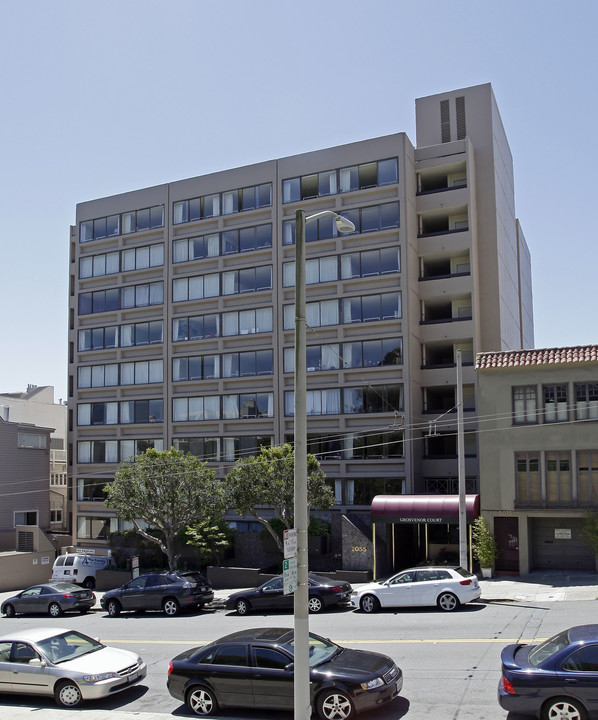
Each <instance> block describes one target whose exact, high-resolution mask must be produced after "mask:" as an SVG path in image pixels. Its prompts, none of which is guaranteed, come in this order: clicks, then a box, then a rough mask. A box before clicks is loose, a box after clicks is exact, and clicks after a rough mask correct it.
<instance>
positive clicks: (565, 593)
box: [480, 570, 598, 602]
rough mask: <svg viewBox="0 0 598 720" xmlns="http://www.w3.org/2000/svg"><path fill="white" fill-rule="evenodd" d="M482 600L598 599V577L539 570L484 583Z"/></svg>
mask: <svg viewBox="0 0 598 720" xmlns="http://www.w3.org/2000/svg"><path fill="white" fill-rule="evenodd" d="M480 587H481V588H482V600H487V601H489V602H493V601H494V602H497V601H499V600H506V601H510V602H534V601H535V602H554V601H556V600H573V601H575V600H598V574H596V573H587V572H567V571H558V570H554V571H552V572H550V571H545V570H541V571H537V572H532V573H530V574H529V575H521V576H517V577H497V578H492V579H491V580H480Z"/></svg>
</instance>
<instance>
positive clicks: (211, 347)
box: [69, 84, 533, 562]
mask: <svg viewBox="0 0 598 720" xmlns="http://www.w3.org/2000/svg"><path fill="white" fill-rule="evenodd" d="M416 126H417V144H416V146H414V145H413V144H412V142H411V141H410V139H409V138H408V137H407V135H406V134H405V133H401V132H399V133H397V134H393V135H388V136H385V137H379V138H373V139H369V140H364V141H361V142H354V143H350V144H346V145H342V146H337V147H331V148H326V149H323V150H316V151H313V152H308V153H304V154H301V155H296V156H292V157H285V158H280V159H274V160H269V161H266V162H262V163H258V164H255V165H251V166H247V167H239V168H235V169H231V170H225V171H223V172H216V173H212V174H209V175H203V176H198V177H194V178H189V179H186V180H180V181H176V182H171V183H168V184H164V185H160V186H157V187H150V188H145V189H140V190H135V191H132V192H128V193H123V194H120V195H115V196H112V197H105V198H100V199H96V200H91V201H89V202H83V203H80V204H79V205H78V206H77V214H76V225H75V226H74V227H73V228H72V229H71V236H70V263H71V264H70V268H71V270H70V273H71V278H70V288H71V294H70V325H69V359H70V360H69V417H70V421H69V425H70V432H69V443H70V447H71V449H72V462H73V465H72V476H73V478H74V482H75V487H76V496H75V500H74V527H75V528H76V537H75V538H74V542H75V543H76V544H78V545H90V546H94V545H99V544H102V543H103V542H104V541H105V538H106V534H107V533H108V532H109V531H111V530H116V529H118V528H119V523H118V520H117V519H116V518H115V517H114V516H113V514H112V513H111V512H109V511H108V510H107V509H106V507H105V506H104V503H103V498H104V494H103V485H104V484H105V483H108V482H110V480H111V479H112V478H113V476H114V471H115V468H116V467H117V465H118V463H119V462H121V461H122V460H124V459H126V458H128V457H130V456H131V455H134V454H135V453H139V452H142V451H143V450H144V449H145V448H147V447H156V448H159V449H160V448H168V447H170V446H171V445H173V446H175V447H177V448H181V449H184V450H189V451H191V452H192V453H194V454H196V455H197V456H199V457H200V458H202V459H204V460H207V461H208V462H209V463H210V464H212V465H213V467H214V469H215V470H216V472H217V473H218V475H219V476H220V477H223V476H224V475H225V473H226V472H227V470H228V468H230V466H231V464H232V463H233V462H234V461H235V459H236V458H238V457H239V456H241V455H243V454H250V453H253V452H256V451H257V450H258V448H259V446H260V445H262V444H276V445H278V444H282V443H284V442H285V441H288V442H292V441H293V427H294V422H293V416H292V413H293V380H294V378H293V371H294V368H293V364H294V354H293V353H294V350H293V344H294V306H293V303H294V298H295V288H294V287H293V285H294V258H295V248H294V227H295V225H294V223H295V212H296V210H297V209H298V208H302V209H304V210H305V211H306V212H307V214H308V215H311V214H314V213H317V212H319V211H322V210H333V211H335V212H338V213H341V214H342V215H344V216H345V217H347V218H348V219H350V220H351V221H353V222H354V224H355V226H356V231H355V232H354V233H350V234H345V235H339V234H338V233H337V230H336V226H335V224H334V222H333V220H332V218H331V217H322V218H321V219H320V220H318V221H317V222H312V223H308V225H307V231H306V233H307V234H306V239H307V263H306V277H307V323H308V325H309V330H308V334H307V345H308V348H307V395H308V397H307V407H308V411H307V412H308V416H309V417H308V450H309V451H310V452H313V453H314V454H316V455H317V456H318V458H319V459H320V461H321V464H322V468H323V469H324V471H325V473H326V475H327V477H328V479H329V481H330V483H331V485H332V486H333V487H334V489H335V493H336V499H337V505H336V507H335V510H334V512H333V513H332V514H331V517H332V519H333V520H334V518H335V517H336V518H337V519H338V518H339V517H340V516H346V517H349V518H352V519H355V520H356V523H357V524H356V526H359V527H363V526H364V523H365V524H366V525H367V523H368V522H370V516H369V511H370V504H371V502H372V500H373V498H374V497H375V496H377V495H380V494H405V493H408V494H409V493H420V494H421V493H425V494H435V495H436V494H446V493H454V492H456V491H457V476H458V469H457V447H456V413H455V412H454V410H455V407H456V373H455V362H456V360H455V358H456V351H457V350H461V353H462V356H463V360H464V368H463V381H464V396H465V415H466V418H467V420H468V424H469V425H468V426H469V428H470V429H471V432H470V433H468V434H467V436H466V443H465V445H466V454H467V457H466V475H467V484H468V492H474V493H475V492H477V486H478V460H477V447H476V438H475V432H474V430H475V418H476V416H477V407H476V390H475V388H476V378H475V370H474V366H473V365H474V357H475V354H476V353H477V352H480V351H488V350H505V349H512V348H520V347H525V346H529V345H533V318H532V303H531V280H530V278H531V260H530V255H529V251H528V248H527V245H526V242H525V238H524V237H523V234H522V232H521V229H520V227H519V223H518V221H517V219H516V215H515V200H514V193H513V166H512V158H511V153H510V150H509V146H508V142H507V139H506V135H505V132H504V128H503V125H502V121H501V119H500V115H499V112H498V109H497V105H496V101H495V99H494V95H493V92H492V88H491V86H490V85H489V84H486V85H480V86H476V87H471V88H465V89H461V90H454V91H451V92H447V93H441V94H438V95H434V96H431V97H426V98H420V99H418V100H416ZM438 417H442V418H443V421H442V423H440V424H439V425H438V427H437V428H435V429H436V430H437V431H436V432H434V433H431V432H430V428H431V426H432V423H433V422H434V421H435V420H436V419H437V418H438ZM234 519H235V520H236V521H238V522H239V526H240V527H241V526H242V522H243V519H242V518H234ZM337 527H339V528H340V520H339V521H338V525H337ZM403 530H404V533H403V534H402V536H401V538H400V542H397V548H405V547H406V546H407V545H409V546H412V548H417V547H418V540H417V537H416V534H417V532H418V528H416V527H412V526H411V527H407V528H403ZM440 542H441V543H446V540H444V539H441V540H440ZM345 550H346V549H342V552H343V553H344V552H345ZM334 552H335V553H337V554H338V552H339V548H335V550H334ZM347 552H351V550H350V549H349V550H347ZM399 562H400V561H399Z"/></svg>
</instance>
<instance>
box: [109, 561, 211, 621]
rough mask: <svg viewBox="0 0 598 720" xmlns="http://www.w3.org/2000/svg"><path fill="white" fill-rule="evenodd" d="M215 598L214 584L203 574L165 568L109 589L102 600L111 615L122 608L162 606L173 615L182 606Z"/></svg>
mask: <svg viewBox="0 0 598 720" xmlns="http://www.w3.org/2000/svg"><path fill="white" fill-rule="evenodd" d="M213 599H214V591H213V590H212V586H211V585H210V582H209V581H208V579H207V578H205V577H203V576H202V575H199V574H198V573H194V572H190V573H177V572H162V573H148V574H146V575H139V577H136V578H134V579H133V580H131V581H129V582H128V583H126V584H125V585H123V586H122V587H119V588H116V589H114V590H108V592H107V593H104V595H103V597H102V598H101V600H100V603H101V605H102V607H103V608H104V610H106V611H107V612H108V615H110V616H111V617H116V616H117V615H120V613H121V611H122V610H142V611H143V610H162V611H163V612H164V613H165V614H166V615H171V616H172V615H178V613H179V612H180V611H181V610H196V609H201V608H202V607H203V606H204V605H205V604H206V603H209V602H211V601H212V600H213Z"/></svg>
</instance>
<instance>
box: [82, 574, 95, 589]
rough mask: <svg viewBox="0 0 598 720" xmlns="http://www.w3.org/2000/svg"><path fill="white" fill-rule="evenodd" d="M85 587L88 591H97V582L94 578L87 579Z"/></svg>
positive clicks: (84, 583)
mask: <svg viewBox="0 0 598 720" xmlns="http://www.w3.org/2000/svg"><path fill="white" fill-rule="evenodd" d="M83 587H84V588H87V589H88V590H95V587H96V581H95V580H94V579H93V578H92V577H88V578H85V581H84V582H83Z"/></svg>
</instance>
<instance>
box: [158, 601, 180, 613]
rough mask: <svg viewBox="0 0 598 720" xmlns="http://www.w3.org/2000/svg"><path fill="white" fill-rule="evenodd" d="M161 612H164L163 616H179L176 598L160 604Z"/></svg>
mask: <svg viewBox="0 0 598 720" xmlns="http://www.w3.org/2000/svg"><path fill="white" fill-rule="evenodd" d="M162 610H164V614H165V615H168V616H169V617H174V616H175V615H178V614H179V610H180V606H179V603H178V601H177V600H176V598H166V600H164V602H163V603H162Z"/></svg>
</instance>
